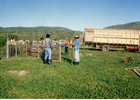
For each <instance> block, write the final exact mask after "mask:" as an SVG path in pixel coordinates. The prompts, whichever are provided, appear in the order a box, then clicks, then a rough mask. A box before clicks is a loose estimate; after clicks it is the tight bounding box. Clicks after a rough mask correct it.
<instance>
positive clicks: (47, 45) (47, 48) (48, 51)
mask: <svg viewBox="0 0 140 100" xmlns="http://www.w3.org/2000/svg"><path fill="white" fill-rule="evenodd" d="M44 41H45V44H44V46H45V59H44V63H45V64H46V63H47V58H48V63H49V64H50V65H51V64H52V52H51V50H52V42H51V39H50V35H49V34H47V35H46V39H45V40H44Z"/></svg>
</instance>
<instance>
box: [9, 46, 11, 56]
mask: <svg viewBox="0 0 140 100" xmlns="http://www.w3.org/2000/svg"><path fill="white" fill-rule="evenodd" d="M10 57H11V45H9V58H10Z"/></svg>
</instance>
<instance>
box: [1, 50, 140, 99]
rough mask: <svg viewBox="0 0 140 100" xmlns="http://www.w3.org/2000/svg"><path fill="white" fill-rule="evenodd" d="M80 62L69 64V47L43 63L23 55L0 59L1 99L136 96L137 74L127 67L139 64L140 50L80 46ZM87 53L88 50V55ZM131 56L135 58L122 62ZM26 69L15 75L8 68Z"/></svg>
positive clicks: (137, 97) (137, 88)
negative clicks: (59, 58)
mask: <svg viewBox="0 0 140 100" xmlns="http://www.w3.org/2000/svg"><path fill="white" fill-rule="evenodd" d="M82 51H83V52H84V55H83V56H81V57H80V65H78V66H74V65H71V54H70V53H71V50H69V55H64V49H63V48H62V62H61V63H55V62H53V64H52V65H44V64H43V62H42V60H41V59H36V58H32V57H30V56H26V55H18V57H11V58H10V59H9V60H6V59H2V60H0V69H1V91H0V94H1V97H0V98H2V99H6V98H8V99H17V98H18V99H20V98H22V99H27V98H29V99H33V98H36V99H42V98H45V99H48V98H55V99H57V98H62V99H66V98H67V99H68V98H71V99H77V98H78V99H88V98H92V99H95V98H99V99H102V98H103V99H104V98H110V99H122V98H124V99H127V98H129V99H131V98H133V99H140V94H139V91H140V84H139V83H140V78H139V77H138V76H137V75H136V74H135V73H134V72H133V71H132V70H126V68H129V67H138V66H140V53H135V52H124V51H121V52H118V51H114V50H112V51H107V52H103V51H100V50H98V49H97V50H94V49H90V48H89V49H82ZM89 54H92V55H91V56H90V55H89ZM127 56H131V57H133V58H134V60H135V62H134V63H132V62H128V63H123V59H124V57H127ZM23 70H24V71H27V72H29V73H27V74H26V75H23V76H18V74H16V73H15V74H12V73H9V72H8V71H18V72H19V71H23Z"/></svg>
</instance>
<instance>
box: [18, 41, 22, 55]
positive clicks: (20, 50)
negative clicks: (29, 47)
mask: <svg viewBox="0 0 140 100" xmlns="http://www.w3.org/2000/svg"><path fill="white" fill-rule="evenodd" d="M18 44H19V53H20V54H21V48H20V43H18Z"/></svg>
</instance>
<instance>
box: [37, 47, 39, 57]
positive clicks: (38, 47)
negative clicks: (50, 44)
mask: <svg viewBox="0 0 140 100" xmlns="http://www.w3.org/2000/svg"><path fill="white" fill-rule="evenodd" d="M37 47H38V49H37V51H38V58H39V46H37Z"/></svg>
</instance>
